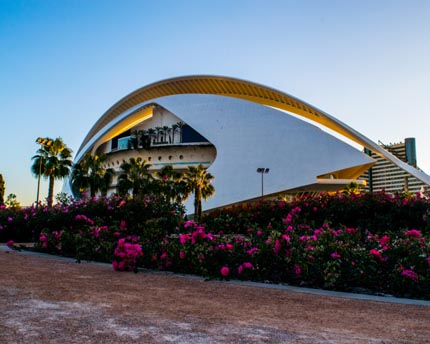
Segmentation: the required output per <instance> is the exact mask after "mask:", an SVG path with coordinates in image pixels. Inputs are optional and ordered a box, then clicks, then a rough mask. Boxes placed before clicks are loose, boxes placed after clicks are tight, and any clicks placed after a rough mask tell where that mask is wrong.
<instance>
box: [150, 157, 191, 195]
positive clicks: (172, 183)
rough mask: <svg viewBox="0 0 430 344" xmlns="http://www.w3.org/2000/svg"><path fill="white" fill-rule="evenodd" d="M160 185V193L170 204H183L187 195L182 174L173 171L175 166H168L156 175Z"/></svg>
mask: <svg viewBox="0 0 430 344" xmlns="http://www.w3.org/2000/svg"><path fill="white" fill-rule="evenodd" d="M155 176H156V178H157V182H158V183H157V184H158V192H159V193H160V194H162V195H164V196H165V197H166V198H167V199H168V200H169V201H170V202H171V201H176V202H181V201H182V200H183V199H184V195H185V194H186V190H185V183H184V182H183V180H182V173H181V172H179V171H176V170H175V169H173V165H171V164H170V165H166V166H164V167H163V168H162V169H161V170H160V171H158V172H156V173H155Z"/></svg>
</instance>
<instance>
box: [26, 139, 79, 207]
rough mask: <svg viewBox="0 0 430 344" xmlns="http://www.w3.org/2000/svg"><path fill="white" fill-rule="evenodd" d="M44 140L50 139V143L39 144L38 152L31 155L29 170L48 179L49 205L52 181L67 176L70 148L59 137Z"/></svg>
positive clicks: (49, 204)
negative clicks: (31, 161) (31, 163)
mask: <svg viewBox="0 0 430 344" xmlns="http://www.w3.org/2000/svg"><path fill="white" fill-rule="evenodd" d="M46 140H47V141H52V144H50V145H47V144H41V146H40V148H39V149H38V150H37V153H38V154H37V155H35V156H33V157H32V160H33V165H32V166H31V171H32V172H33V174H34V176H35V177H37V178H38V177H39V175H40V176H42V177H44V178H45V179H48V182H49V184H48V185H49V186H48V206H49V207H51V206H52V202H53V199H54V181H55V179H63V178H65V177H67V176H68V175H69V171H70V168H71V166H72V164H73V163H72V159H71V158H72V150H71V149H70V148H68V147H67V146H66V144H65V143H64V142H63V140H62V139H61V138H60V137H58V138H56V139H55V140H52V139H50V138H46Z"/></svg>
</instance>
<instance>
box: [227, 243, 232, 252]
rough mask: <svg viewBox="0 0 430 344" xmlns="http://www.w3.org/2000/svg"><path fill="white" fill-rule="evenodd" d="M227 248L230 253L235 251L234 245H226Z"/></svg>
mask: <svg viewBox="0 0 430 344" xmlns="http://www.w3.org/2000/svg"><path fill="white" fill-rule="evenodd" d="M225 248H226V249H227V250H229V251H232V250H233V245H232V244H226V245H225Z"/></svg>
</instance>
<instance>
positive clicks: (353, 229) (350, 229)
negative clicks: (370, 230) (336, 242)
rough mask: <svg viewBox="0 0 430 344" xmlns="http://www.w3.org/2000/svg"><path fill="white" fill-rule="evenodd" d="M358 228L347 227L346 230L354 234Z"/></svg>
mask: <svg viewBox="0 0 430 344" xmlns="http://www.w3.org/2000/svg"><path fill="white" fill-rule="evenodd" d="M357 230H358V229H357V228H347V229H346V232H347V233H348V234H353V233H355V232H357Z"/></svg>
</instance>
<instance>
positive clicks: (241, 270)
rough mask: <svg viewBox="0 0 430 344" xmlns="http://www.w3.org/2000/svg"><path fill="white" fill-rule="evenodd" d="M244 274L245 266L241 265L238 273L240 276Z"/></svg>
mask: <svg viewBox="0 0 430 344" xmlns="http://www.w3.org/2000/svg"><path fill="white" fill-rule="evenodd" d="M242 272H243V265H239V267H238V268H237V273H238V274H239V275H241V274H242Z"/></svg>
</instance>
